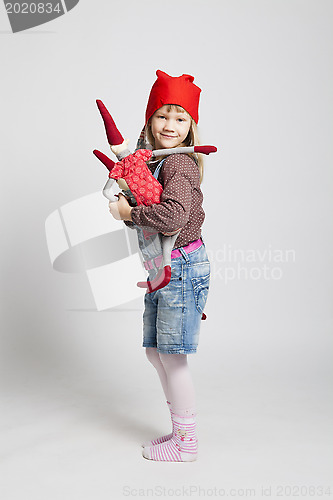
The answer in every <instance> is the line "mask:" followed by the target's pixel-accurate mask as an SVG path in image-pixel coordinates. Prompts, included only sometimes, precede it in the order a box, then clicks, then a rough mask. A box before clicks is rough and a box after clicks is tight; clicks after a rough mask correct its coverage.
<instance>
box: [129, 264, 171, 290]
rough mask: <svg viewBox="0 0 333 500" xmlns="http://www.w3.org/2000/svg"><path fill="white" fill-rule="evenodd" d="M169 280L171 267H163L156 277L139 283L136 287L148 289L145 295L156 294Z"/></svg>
mask: <svg viewBox="0 0 333 500" xmlns="http://www.w3.org/2000/svg"><path fill="white" fill-rule="evenodd" d="M170 279H171V266H165V267H164V268H163V269H160V270H159V271H158V273H157V275H156V277H155V278H154V279H153V280H152V281H139V282H138V283H137V286H138V287H139V288H148V290H147V293H152V292H156V290H159V289H160V288H164V287H165V286H166V285H167V284H168V283H170Z"/></svg>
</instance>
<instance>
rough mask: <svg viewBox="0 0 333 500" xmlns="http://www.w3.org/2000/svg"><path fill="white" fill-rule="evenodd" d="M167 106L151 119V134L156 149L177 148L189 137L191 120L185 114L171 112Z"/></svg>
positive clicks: (156, 112)
mask: <svg viewBox="0 0 333 500" xmlns="http://www.w3.org/2000/svg"><path fill="white" fill-rule="evenodd" d="M169 109H170V107H169V106H168V105H167V104H166V105H164V106H162V107H161V108H160V109H158V110H157V111H155V113H154V114H153V116H152V118H151V133H152V135H153V137H154V139H155V147H156V149H164V148H175V147H177V146H179V144H181V143H182V142H183V141H184V140H185V139H186V137H187V135H188V132H189V130H190V126H191V118H190V117H189V116H188V115H187V113H185V112H178V111H174V110H171V111H169Z"/></svg>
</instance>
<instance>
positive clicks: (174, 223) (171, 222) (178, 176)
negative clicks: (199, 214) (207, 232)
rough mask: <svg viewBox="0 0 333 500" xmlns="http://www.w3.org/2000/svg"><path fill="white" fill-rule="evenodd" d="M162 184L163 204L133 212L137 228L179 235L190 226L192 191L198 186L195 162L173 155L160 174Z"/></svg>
mask: <svg viewBox="0 0 333 500" xmlns="http://www.w3.org/2000/svg"><path fill="white" fill-rule="evenodd" d="M160 177H161V182H162V184H163V192H162V195H161V202H160V203H157V204H153V205H150V206H145V205H140V206H138V207H135V208H133V209H132V212H131V216H132V220H133V222H134V223H135V224H137V225H138V226H142V227H147V228H151V229H154V230H155V231H157V232H160V233H170V232H173V231H176V230H178V229H180V228H182V227H183V226H185V224H186V223H187V222H188V220H189V215H190V209H191V202H192V192H193V187H194V185H196V184H197V183H198V182H199V171H198V168H197V165H196V164H195V162H194V160H193V159H192V158H190V157H189V156H187V155H185V154H173V155H170V156H169V157H168V158H167V159H166V160H165V162H164V164H163V167H162V171H161V174H160Z"/></svg>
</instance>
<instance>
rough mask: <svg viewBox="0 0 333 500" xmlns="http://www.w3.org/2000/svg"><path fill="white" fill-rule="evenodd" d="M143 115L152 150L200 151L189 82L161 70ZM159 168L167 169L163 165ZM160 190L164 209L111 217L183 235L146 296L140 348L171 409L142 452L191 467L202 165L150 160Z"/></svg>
mask: <svg viewBox="0 0 333 500" xmlns="http://www.w3.org/2000/svg"><path fill="white" fill-rule="evenodd" d="M156 74H157V80H156V81H155V83H154V85H153V87H152V89H151V92H150V95H149V100H148V105H147V110H146V127H145V132H146V137H147V139H148V141H149V142H150V144H151V146H152V148H153V149H164V148H172V147H176V146H190V145H198V140H197V127H196V126H197V122H198V107H199V96H200V92H201V90H200V89H199V87H197V86H196V85H194V83H193V80H194V78H193V77H192V76H190V75H182V76H179V77H171V76H169V75H167V74H166V73H164V72H162V71H159V70H158V71H157V72H156ZM161 163H162V165H161ZM149 168H150V169H151V170H152V172H153V173H154V172H155V171H156V169H158V168H160V170H159V174H158V180H159V182H160V183H161V184H162V186H163V193H162V195H161V203H159V204H153V205H151V206H145V205H140V206H137V207H134V208H132V207H131V206H130V205H129V204H128V203H127V200H126V198H125V197H124V196H120V197H119V201H117V202H114V203H110V204H109V207H110V212H111V214H112V215H114V216H116V217H117V218H119V217H120V218H121V219H122V220H124V221H132V222H133V223H134V224H136V225H137V226H139V227H145V228H151V229H153V230H154V231H156V232H160V233H162V234H167V235H171V234H174V233H175V232H177V231H178V230H179V229H180V228H181V231H180V233H179V236H178V237H177V240H176V243H175V245H174V249H173V251H172V255H171V257H172V261H171V263H172V266H171V270H172V272H171V281H170V283H169V284H168V285H167V286H165V287H164V288H162V289H160V290H157V291H155V292H153V293H146V295H145V300H144V302H145V310H144V314H143V347H145V348H146V354H147V358H148V360H149V361H150V362H151V363H152V365H153V366H154V367H155V369H156V371H157V373H158V376H159V378H160V381H161V384H162V388H163V391H164V394H165V397H166V399H167V404H168V406H169V409H170V414H171V421H172V432H171V434H168V435H166V436H162V437H160V438H157V439H154V440H153V441H150V442H149V443H145V444H144V445H143V446H144V448H143V452H142V454H143V456H144V457H145V458H147V459H150V460H155V461H168V462H169V461H170V462H190V461H194V460H196V458H197V453H198V440H197V435H196V418H195V417H196V410H195V392H194V387H193V382H192V378H191V374H190V371H189V367H188V364H187V355H188V354H191V353H195V352H196V350H197V346H198V340H199V329H200V321H201V316H202V313H203V309H204V306H205V303H206V299H207V294H208V288H209V277H210V266H209V261H208V257H207V253H206V249H205V245H204V243H203V241H202V238H201V226H202V223H203V221H204V217H205V214H204V211H203V208H202V201H203V196H202V192H201V189H200V182H201V179H202V163H201V159H200V158H196V157H194V156H193V157H192V155H191V156H190V155H186V154H173V155H169V156H167V157H166V158H164V159H163V160H162V161H161V160H160V159H159V160H157V161H151V162H150V164H149Z"/></svg>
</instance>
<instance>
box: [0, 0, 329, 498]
mask: <svg viewBox="0 0 333 500" xmlns="http://www.w3.org/2000/svg"><path fill="white" fill-rule="evenodd" d="M332 14H333V5H332V2H330V1H324V0H317V1H314V0H312V1H310V0H269V1H268V0H236V1H231V0H221V1H219V2H218V1H213V0H207V1H206V2H205V3H203V2H197V1H196V0H193V1H191V2H190V1H187V0H181V1H177V2H176V1H174V0H171V1H169V2H168V3H167V4H165V3H159V2H153V1H148V0H142V1H140V2H134V1H131V2H127V3H124V2H120V1H112V2H103V3H102V2H98V3H96V4H95V3H93V2H87V1H84V0H80V2H79V4H78V5H77V6H76V7H75V8H73V10H71V11H70V12H68V13H67V14H66V15H64V16H62V17H60V18H58V19H55V20H54V21H52V22H50V23H47V24H45V25H42V26H38V27H36V28H34V29H31V30H27V31H22V32H20V33H15V34H13V33H12V32H11V31H10V27H9V21H8V19H7V17H6V11H5V9H4V7H3V8H1V9H0V44H1V90H2V92H1V179H2V183H1V185H2V194H1V218H2V226H1V227H2V238H1V253H2V255H1V271H2V279H1V283H2V299H1V307H2V320H1V344H2V348H1V352H2V359H1V371H2V375H1V386H2V401H3V403H2V404H3V406H2V410H1V420H2V424H1V432H3V437H4V446H3V448H2V452H0V468H2V473H1V474H0V494H1V493H2V494H1V495H0V496H1V498H3V499H4V500H12V499H15V500H21V499H22V498H25V499H26V500H38V499H39V498H48V500H55V499H58V498H59V499H60V498H62V499H66V498H68V499H71V500H79V499H80V500H85V499H91V498H94V499H96V500H100V499H101V500H102V499H103V500H104V499H106V498H110V497H112V498H113V497H114V498H122V497H124V496H138V495H139V494H140V491H141V496H144V495H146V496H147V495H149V491H148V488H157V487H161V488H162V489H161V492H162V493H163V494H164V496H175V495H177V494H178V493H179V491H181V490H179V488H183V487H187V486H188V485H192V486H193V488H194V486H196V487H197V490H195V489H193V490H191V491H192V493H191V496H192V498H196V497H197V498H199V497H200V496H201V497H202V496H203V494H204V493H205V494H206V496H207V495H209V492H210V490H211V491H213V488H214V487H216V488H217V490H215V491H217V492H220V493H219V495H220V496H222V494H221V491H222V489H223V488H225V490H226V491H228V492H229V496H230V495H232V493H231V489H234V490H235V491H238V496H246V495H245V493H246V488H249V491H250V489H252V492H253V491H255V494H256V495H257V496H256V498H261V497H263V496H267V495H268V492H270V494H271V496H273V497H274V494H275V496H276V497H277V496H281V495H278V493H279V492H281V493H283V494H284V495H285V496H288V493H290V491H289V490H288V489H286V487H287V486H286V485H289V486H290V485H291V486H292V487H294V488H296V489H295V490H291V493H293V494H294V495H296V494H297V492H298V491H299V492H302V498H313V491H314V490H311V489H310V486H314V487H315V488H326V487H327V486H329V482H330V479H331V477H330V476H329V472H328V471H329V466H328V464H329V453H330V452H329V449H330V447H329V445H330V443H329V435H330V432H331V430H332V429H331V427H330V423H329V422H330V420H331V418H330V417H331V414H332V413H331V407H330V398H329V396H328V395H329V389H330V387H329V381H330V378H331V368H330V366H331V362H330V358H331V347H332V258H331V255H332V224H331V213H332V171H331V170H332V92H331V88H332V83H333V78H332V76H333V75H332V60H333V59H332V49H333V45H332ZM156 69H162V70H163V71H166V72H167V73H169V74H171V75H174V76H177V75H181V74H182V73H189V74H192V75H194V76H195V81H194V82H195V83H196V84H197V85H198V86H200V87H201V88H202V97H201V103H200V109H199V113H200V120H199V125H200V129H199V130H200V134H201V141H202V143H206V144H214V145H216V146H217V147H218V153H217V154H215V155H211V156H209V157H207V159H206V167H205V177H204V182H203V184H202V189H203V192H204V197H205V202H204V208H205V211H206V221H205V224H204V228H203V235H204V238H205V241H206V245H207V248H208V251H209V255H210V259H211V264H212V284H211V291H210V296H209V299H208V303H207V310H206V312H207V316H208V319H207V321H206V322H204V323H203V325H202V330H201V339H200V345H199V350H198V353H197V355H195V356H192V357H191V358H190V363H191V366H192V370H193V376H194V379H195V383H196V387H197V393H198V394H197V398H198V405H199V415H201V417H200V418H201V436H202V437H201V443H202V452H201V458H200V460H199V461H198V462H197V463H195V464H191V465H190V467H188V466H186V469H184V468H182V467H181V464H178V465H177V464H172V465H171V466H170V467H169V468H165V464H164V465H163V464H161V465H162V467H158V468H156V467H155V464H152V463H149V462H148V461H144V460H143V459H142V458H141V455H140V448H139V446H138V443H140V440H141V439H143V440H144V439H147V438H149V437H150V435H151V434H154V432H155V431H156V432H160V431H161V430H162V432H163V428H162V429H161V426H162V424H163V425H167V415H166V414H165V413H164V412H163V410H162V409H161V407H162V406H163V397H162V394H161V390H160V387H159V384H158V381H157V377H156V375H155V373H153V369H152V367H151V366H148V363H147V361H146V360H145V357H144V352H143V349H142V348H141V318H142V310H143V306H142V303H143V300H142V294H140V293H137V290H136V289H135V286H134V287H133V292H130V293H129V294H128V296H126V291H127V290H129V288H127V285H126V287H124V285H123V283H124V282H125V281H126V280H127V281H126V283H128V286H130V283H131V282H132V281H131V278H132V276H133V283H134V284H135V282H136V281H137V277H136V275H135V273H136V272H138V273H139V274H140V273H141V272H142V270H140V268H139V267H137V266H136V263H137V261H136V258H137V257H136V251H135V248H134V247H131V248H130V250H128V251H127V254H126V259H127V260H126V259H125V260H126V262H123V261H121V255H118V254H117V250H116V249H117V248H120V246H119V245H120V241H122V242H123V241H125V238H127V237H128V235H127V236H126V234H127V233H126V234H125V231H124V228H123V225H122V223H119V224H118V223H115V221H113V220H112V218H111V216H109V214H108V207H107V201H106V200H105V199H104V198H103V197H102V195H101V194H100V192H101V190H102V188H103V186H104V184H105V182H106V178H107V175H106V170H105V169H104V167H103V166H102V165H101V164H99V162H98V161H97V160H96V158H95V157H94V156H93V155H92V150H93V149H95V148H96V149H100V150H101V151H104V152H105V153H106V154H107V153H108V148H107V144H106V139H105V133H104V129H103V126H102V123H101V119H100V117H99V113H98V110H97V108H96V104H95V100H96V99H97V98H98V99H102V100H103V101H104V102H105V104H106V105H107V107H108V108H109V109H110V111H111V113H112V115H113V116H114V118H115V120H116V122H117V124H118V127H119V129H120V131H121V132H122V133H123V135H124V136H125V137H129V138H130V140H131V142H130V147H131V148H134V147H135V143H136V139H137V137H138V135H139V133H140V130H141V128H142V125H143V120H144V111H145V106H146V102H147V97H148V93H149V90H150V88H151V85H152V83H153V82H154V80H155V71H156ZM109 233H110V234H111V233H112V234H111V237H110V238H109V239H108V240H107V246H105V240H104V239H103V238H102V236H103V235H104V236H105V235H108V234H109ZM113 233H114V234H115V235H117V236H115V237H114V238H113ZM90 238H97V239H98V238H99V239H98V242H97V248H98V250H94V252H95V253H94V255H95V256H96V252H97V255H98V256H100V257H101V255H102V254H103V255H105V252H106V254H107V252H108V248H109V249H110V255H112V256H113V267H107V269H106V268H105V272H104V270H103V269H102V267H101V266H102V265H104V264H106V261H104V260H103V259H104V257H103V258H102V257H101V259H102V260H101V261H98V258H97V260H96V262H95V263H93V264H92V263H91V262H90V264H89V266H86V268H85V266H84V263H83V264H82V262H81V261H80V262H81V264H82V265H81V264H80V266H81V267H80V266H79V265H78V267H77V268H76V269H75V262H78V261H77V260H76V257H75V255H76V256H77V258H78V259H81V260H82V259H83V262H84V261H85V260H84V259H85V258H86V257H85V255H83V256H82V253H80V252H79V253H78V254H73V256H72V257H71V260H70V261H65V260H64V259H65V258H64V259H63V260H58V261H56V259H57V258H61V259H62V258H63V257H62V256H63V255H65V254H66V255H68V254H67V253H66V252H67V251H68V249H70V248H71V247H75V245H78V244H83V243H85V242H86V241H90ZM108 245H109V246H108ZM103 249H104V250H103ZM103 252H104V253H103ZM56 262H58V264H59V265H58V267H57V265H56V264H55V263H56ZM118 264H119V265H118ZM88 267H89V269H88V270H87V268H88ZM136 269H138V271H136ZM134 275H135V276H134ZM141 278H142V277H141V276H139V279H141ZM147 415H148V418H147ZM152 415H153V417H152ZM169 465H170V464H169ZM175 465H176V467H175ZM152 467H153V468H152ZM171 469H172V470H171ZM221 471H223V474H222V477H221ZM200 487H201V494H200V491H199V489H198V488H200ZM279 487H281V488H282V489H281V490H278V489H277V488H279ZM163 488H165V489H164V490H163ZM177 488H178V489H177ZM228 488H229V489H228ZM265 488H266V489H265ZM269 488H271V490H269ZM297 488H303V490H301V489H299V490H297ZM249 491H248V493H247V496H250V495H251V494H250V492H249ZM320 491H321V490H319V489H317V490H315V493H316V494H317V495H318V496H322V495H320ZM323 491H326V490H324V489H323ZM155 493H156V494H158V490H156V491H155ZM327 494H328V493H327V491H326V498H327ZM330 494H333V490H332V491H331V493H330ZM183 495H185V493H183ZM160 496H161V495H160ZM162 496H163V495H162ZM234 496H235V495H234ZM236 496H237V495H236ZM289 496H290V495H289ZM296 496H297V495H296ZM324 498H325V496H324Z"/></svg>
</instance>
